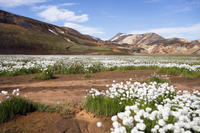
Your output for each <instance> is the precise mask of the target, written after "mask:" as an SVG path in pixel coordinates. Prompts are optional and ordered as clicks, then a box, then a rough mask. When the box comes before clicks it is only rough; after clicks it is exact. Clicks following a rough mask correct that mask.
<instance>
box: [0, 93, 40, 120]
mask: <svg viewBox="0 0 200 133" xmlns="http://www.w3.org/2000/svg"><path fill="white" fill-rule="evenodd" d="M35 110H36V108H35V107H34V105H33V104H32V102H31V101H29V100H27V99H24V98H20V97H12V98H11V99H6V100H4V101H2V103H0V123H2V122H6V121H9V120H11V119H13V118H14V116H15V115H18V114H21V115H24V114H26V113H29V112H33V111H35Z"/></svg>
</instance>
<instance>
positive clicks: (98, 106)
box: [84, 96, 125, 116]
mask: <svg viewBox="0 0 200 133" xmlns="http://www.w3.org/2000/svg"><path fill="white" fill-rule="evenodd" d="M119 102H120V100H119V99H117V98H114V99H113V98H109V97H105V96H97V97H92V96H90V97H87V99H86V101H85V103H84V108H85V109H86V110H87V111H90V112H93V113H94V114H95V115H106V116H112V115H114V114H116V113H118V112H120V111H123V110H124V107H125V106H124V105H120V104H119Z"/></svg>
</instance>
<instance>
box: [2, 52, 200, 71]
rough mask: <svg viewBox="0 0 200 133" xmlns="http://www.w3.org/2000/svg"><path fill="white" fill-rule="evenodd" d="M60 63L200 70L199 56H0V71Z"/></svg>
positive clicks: (42, 66)
mask: <svg viewBox="0 0 200 133" xmlns="http://www.w3.org/2000/svg"><path fill="white" fill-rule="evenodd" d="M58 62H64V63H65V64H69V65H70V64H73V63H76V62H81V63H82V64H84V65H85V68H87V67H89V66H90V65H91V64H94V63H101V64H102V65H103V66H104V67H108V68H109V67H115V66H118V67H120V66H147V67H148V66H158V67H178V68H186V69H189V70H197V69H198V68H200V57H199V56H99V55H98V56H87V55H84V56H83V55H81V56H79V55H77V56H75V55H73V56H72V55H65V56H64V55H0V70H1V71H13V70H15V69H22V68H25V69H28V68H40V69H46V68H47V67H48V66H53V65H54V64H56V63H58Z"/></svg>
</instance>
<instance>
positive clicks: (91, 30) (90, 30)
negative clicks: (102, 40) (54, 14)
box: [64, 23, 104, 35]
mask: <svg viewBox="0 0 200 133" xmlns="http://www.w3.org/2000/svg"><path fill="white" fill-rule="evenodd" d="M64 26H66V27H70V28H72V29H75V30H78V31H79V32H81V33H83V34H89V35H93V34H103V33H104V32H103V31H101V30H100V29H99V28H94V27H87V26H83V25H79V24H74V23H65V24H64Z"/></svg>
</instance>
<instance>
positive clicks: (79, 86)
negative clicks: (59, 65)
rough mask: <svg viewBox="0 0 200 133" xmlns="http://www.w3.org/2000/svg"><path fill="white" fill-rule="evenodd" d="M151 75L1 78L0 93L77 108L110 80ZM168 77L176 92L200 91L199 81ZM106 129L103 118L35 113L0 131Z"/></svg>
mask: <svg viewBox="0 0 200 133" xmlns="http://www.w3.org/2000/svg"><path fill="white" fill-rule="evenodd" d="M153 73H155V71H153V70H137V71H111V72H100V73H95V74H91V75H90V77H89V78H88V77H85V75H83V74H68V75H56V79H51V80H46V81H42V80H36V79H34V77H35V76H36V75H25V76H16V77H0V91H1V90H7V91H12V90H13V89H16V88H20V95H22V96H26V97H27V98H29V99H31V100H33V101H34V102H41V103H45V104H58V103H60V104H62V103H73V104H80V102H82V101H84V97H85V96H86V90H89V89H91V88H96V89H99V90H103V89H106V85H107V84H108V85H111V84H112V81H113V80H115V81H116V82H121V81H126V80H129V78H132V79H133V80H134V81H142V82H143V81H147V80H148V79H149V78H150V76H151V75H152V74H153ZM159 75H162V74H159ZM168 77H169V78H170V80H171V82H172V84H173V85H174V86H175V87H177V89H186V90H189V91H192V90H194V89H198V90H200V78H196V79H192V80H191V79H186V78H183V77H178V76H168ZM97 121H103V123H107V124H105V125H104V128H97V127H96V122H97ZM109 125H110V122H109V121H108V120H106V119H105V118H104V119H103V118H96V117H94V116H93V115H92V114H89V113H87V112H86V111H84V110H82V111H79V112H78V113H76V114H75V115H70V116H61V115H59V114H56V113H38V112H35V113H31V114H28V115H27V116H19V117H17V118H16V119H15V120H13V121H11V122H8V123H4V124H2V125H0V129H1V130H6V132H13V131H18V130H19V131H18V132H45V133H71V132H73V133H79V132H83V133H94V132H95V133H98V132H105V131H106V130H107V131H108V130H109V129H108V127H109Z"/></svg>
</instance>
